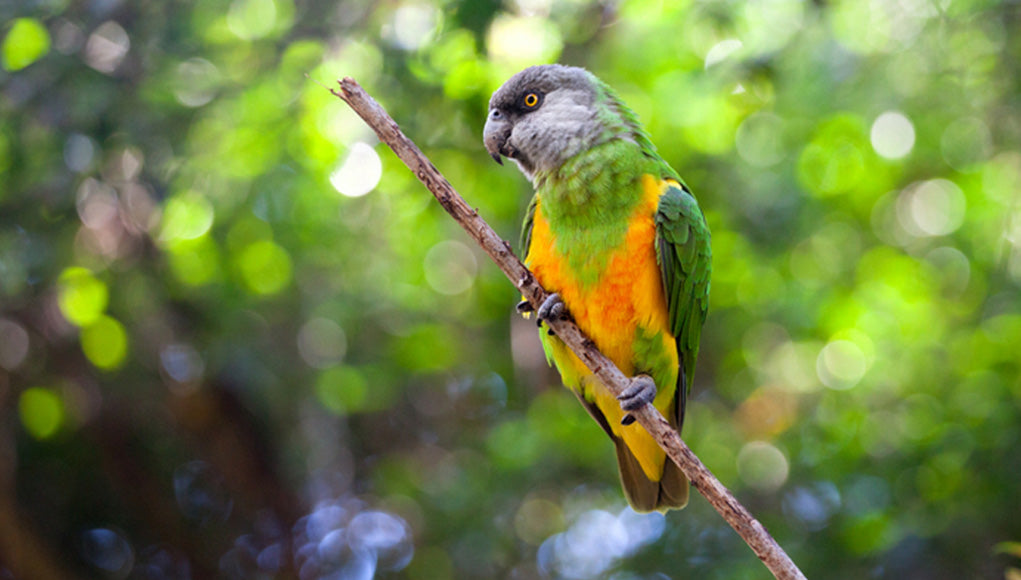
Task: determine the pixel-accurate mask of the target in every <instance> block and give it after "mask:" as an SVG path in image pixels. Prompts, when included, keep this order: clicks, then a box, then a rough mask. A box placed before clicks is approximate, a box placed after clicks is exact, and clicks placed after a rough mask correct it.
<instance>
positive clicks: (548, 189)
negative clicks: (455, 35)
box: [483, 64, 712, 513]
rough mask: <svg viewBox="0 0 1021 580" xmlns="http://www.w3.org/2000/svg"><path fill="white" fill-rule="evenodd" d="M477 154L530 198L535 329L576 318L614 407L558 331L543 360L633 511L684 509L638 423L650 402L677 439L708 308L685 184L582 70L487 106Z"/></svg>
mask: <svg viewBox="0 0 1021 580" xmlns="http://www.w3.org/2000/svg"><path fill="white" fill-rule="evenodd" d="M483 144H484V145H485V148H486V150H487V152H488V153H489V154H490V156H491V157H492V158H493V160H494V161H496V162H497V163H499V164H501V165H503V161H502V159H503V158H507V159H510V160H512V161H514V162H515V163H516V164H517V166H518V168H519V169H520V170H521V172H522V173H524V175H525V177H526V178H528V179H529V180H530V181H531V183H532V186H533V189H534V195H533V197H532V199H531V202H530V203H529V204H528V206H527V210H526V212H525V218H524V223H523V226H522V231H521V242H520V243H521V251H522V252H523V262H524V264H525V265H526V266H527V267H528V268H529V270H531V272H532V273H533V275H534V276H535V278H536V280H537V281H538V282H539V283H540V284H541V285H542V286H543V287H544V288H545V289H546V290H547V291H548V292H550V294H549V297H548V298H547V299H546V300H545V301H544V302H543V303H542V304H541V305H539V306H538V308H533V307H532V306H531V305H530V304H529V303H528V302H527V301H522V302H521V303H520V304H518V307H517V310H518V311H519V312H520V313H522V314H524V315H525V316H529V315H530V314H531V313H532V312H533V311H534V313H535V315H536V319H537V323H538V324H539V326H540V328H541V326H542V322H543V321H544V320H545V321H549V320H553V319H558V318H559V319H568V318H570V319H573V320H574V322H575V323H576V324H577V325H578V327H579V328H580V329H581V330H582V332H584V333H585V335H586V336H587V337H588V338H589V339H590V340H592V341H593V342H594V343H595V345H596V347H597V348H598V349H599V350H600V351H601V352H602V353H603V354H604V355H606V356H607V357H608V358H609V359H610V360H611V361H613V363H614V364H616V365H617V367H618V368H619V369H620V370H621V371H622V372H623V373H624V375H625V376H629V377H633V378H632V379H631V382H630V384H629V386H628V387H627V388H626V389H625V390H624V392H623V393H622V394H621V395H620V397H614V396H613V395H612V394H611V393H610V391H609V390H608V389H607V388H606V387H605V386H604V385H603V384H602V383H601V382H600V381H599V379H598V378H597V377H596V376H595V375H594V374H592V372H591V371H589V370H588V368H587V367H586V366H585V365H584V363H582V362H581V360H580V359H579V358H578V357H577V356H576V355H575V354H574V353H573V352H572V351H571V350H570V349H569V348H568V347H567V346H566V345H565V344H564V343H563V342H562V341H561V340H560V339H559V338H558V337H557V336H556V335H555V334H553V333H552V331H551V330H548V329H547V330H546V331H542V330H540V333H539V335H540V339H541V341H542V345H543V349H544V351H545V353H546V357H547V360H548V361H550V362H551V364H553V365H555V366H556V368H557V370H558V371H559V373H560V376H561V379H562V380H563V383H564V385H565V386H566V387H568V388H569V389H570V390H571V391H572V392H573V393H574V394H575V395H576V396H577V397H578V399H579V400H580V401H581V403H582V405H583V406H584V407H585V409H586V410H587V411H588V413H589V414H590V415H591V416H592V417H593V418H594V419H595V420H596V422H597V423H598V424H599V425H600V427H602V429H603V431H605V432H606V434H607V435H609V436H610V438H611V439H612V441H613V443H614V446H615V449H616V453H617V466H618V468H619V472H620V479H621V484H622V487H623V489H624V495H625V497H626V499H627V501H628V503H629V504H630V505H631V507H632V508H633V509H634V510H635V511H637V512H642V513H644V512H652V511H659V512H666V511H668V510H671V509H681V508H683V507H684V506H686V505H687V503H688V491H689V488H690V483H689V482H688V479H687V478H686V477H685V476H684V474H683V473H682V472H681V470H680V468H678V467H677V465H675V464H674V463H673V461H671V460H670V459H669V458H668V457H667V456H666V454H665V453H664V452H663V450H662V449H661V448H660V447H659V445H658V444H657V443H656V441H655V440H654V439H653V438H652V436H651V435H649V434H648V432H647V431H645V429H644V428H642V427H641V426H640V425H635V424H634V417H633V416H632V415H631V414H630V413H629V411H634V410H636V409H638V408H640V407H642V406H643V405H645V404H647V403H652V404H653V405H654V406H655V408H656V409H658V410H659V411H660V412H661V413H662V414H663V416H664V417H666V418H667V420H668V421H669V422H670V424H671V426H672V427H674V428H675V429H676V430H677V431H678V433H680V430H681V427H682V426H683V423H684V412H685V406H686V403H687V399H688V394H689V391H690V390H691V387H692V381H693V377H694V371H695V360H696V357H697V355H698V350H699V339H700V336H701V332H702V326H703V324H704V322H705V319H706V314H707V312H708V306H709V287H710V273H711V268H712V251H711V248H710V232H709V228H708V226H707V224H706V220H705V216H704V214H703V212H702V209H701V208H700V206H699V204H698V202H697V201H696V199H695V197H694V195H693V194H692V192H691V190H690V189H689V188H688V186H687V185H686V184H685V182H684V181H683V180H682V179H681V177H680V175H679V174H678V173H677V172H676V171H675V170H674V169H673V168H671V167H670V165H668V164H667V162H666V161H664V160H663V158H662V157H660V155H659V154H658V153H657V152H656V147H655V145H653V143H652V141H651V140H650V137H649V135H648V134H647V133H646V131H645V129H644V128H643V127H642V125H641V124H640V123H639V121H638V117H637V115H635V113H634V112H632V111H631V109H629V108H628V107H627V106H626V105H625V104H624V102H623V101H622V100H621V98H620V97H619V96H618V95H617V93H616V92H615V91H614V90H613V89H611V88H610V86H609V85H607V84H606V83H604V82H603V81H601V80H600V79H599V78H598V77H596V76H595V75H594V74H593V73H591V72H589V71H588V70H586V69H584V68H579V67H573V66H566V65H560V64H548V65H537V66H531V67H529V68H526V69H524V70H522V71H521V72H519V73H517V74H515V75H514V76H512V77H511V78H510V79H508V80H507V81H506V82H505V83H504V84H503V85H502V86H501V87H500V88H499V89H497V90H496V92H494V93H493V95H492V98H491V99H490V101H489V110H488V115H487V118H486V122H485V126H484V129H483Z"/></svg>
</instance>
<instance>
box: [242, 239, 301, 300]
mask: <svg viewBox="0 0 1021 580" xmlns="http://www.w3.org/2000/svg"><path fill="white" fill-rule="evenodd" d="M237 264H238V268H239V270H240V272H241V278H242V280H243V281H244V283H245V286H246V287H248V289H249V290H251V291H252V292H254V293H255V294H262V295H270V294H276V293H278V292H280V291H281V290H283V289H284V288H285V287H286V286H287V285H288V284H289V283H290V281H291V257H290V255H288V253H287V250H285V249H283V248H282V247H280V246H278V245H277V244H275V243H273V242H271V241H269V240H260V241H257V242H254V243H252V244H249V245H248V246H246V247H245V248H244V249H243V250H242V251H241V253H240V255H239V256H238V259H237Z"/></svg>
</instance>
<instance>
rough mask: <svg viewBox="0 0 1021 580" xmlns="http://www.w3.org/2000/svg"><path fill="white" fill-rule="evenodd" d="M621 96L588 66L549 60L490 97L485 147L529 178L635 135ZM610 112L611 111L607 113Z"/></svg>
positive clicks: (492, 154) (499, 159)
mask: <svg viewBox="0 0 1021 580" xmlns="http://www.w3.org/2000/svg"><path fill="white" fill-rule="evenodd" d="M619 106H620V103H619V101H618V100H617V99H616V97H614V96H613V95H612V93H610V92H609V90H608V89H607V87H606V86H605V85H603V84H602V82H601V81H599V79H597V78H596V77H595V75H593V74H592V73H590V72H588V71H587V70H585V69H582V68H577V67H571V66H563V65H559V64H549V65H541V66H533V67H529V68H526V69H525V70H523V71H521V72H519V73H518V74H516V75H514V76H513V77H511V78H510V79H509V80H508V81H507V82H506V83H504V85H503V86H502V87H500V88H499V89H498V90H497V91H496V92H495V93H493V97H492V98H491V99H490V100H489V117H488V118H487V119H486V127H485V130H484V131H483V142H484V143H485V145H486V150H487V151H489V154H490V155H491V156H492V157H493V159H494V160H495V161H496V162H497V163H502V161H501V155H502V156H503V157H507V158H509V159H513V160H514V161H515V162H517V164H518V167H520V168H521V171H522V172H524V174H525V175H526V176H528V178H529V179H533V178H534V177H535V176H536V174H537V173H545V172H549V171H552V170H555V169H557V168H559V167H560V165H562V164H563V163H564V161H566V160H568V159H570V158H571V157H573V156H574V155H576V154H578V153H580V152H582V151H585V150H587V149H588V148H590V147H592V146H594V145H596V144H598V143H600V142H602V141H605V140H608V139H611V138H614V137H623V138H631V135H630V133H629V129H628V128H627V127H626V126H624V124H623V122H622V121H621V120H620V117H619V115H615V114H612V113H616V112H617V111H616V109H617V108H618V107H619ZM605 113H610V114H605Z"/></svg>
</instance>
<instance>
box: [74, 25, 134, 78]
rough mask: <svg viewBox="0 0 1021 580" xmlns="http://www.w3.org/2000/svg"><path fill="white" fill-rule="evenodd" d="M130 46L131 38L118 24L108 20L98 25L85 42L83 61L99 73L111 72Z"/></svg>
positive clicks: (118, 64)
mask: <svg viewBox="0 0 1021 580" xmlns="http://www.w3.org/2000/svg"><path fill="white" fill-rule="evenodd" d="M130 48H131V39H130V38H129V37H128V33H127V32H125V31H124V28H122V27H121V25H120V24H117V23H116V22H114V21H113V20H108V21H106V22H104V23H102V24H100V25H99V28H97V29H96V30H95V31H94V32H93V33H92V34H91V35H90V36H89V40H88V42H86V43H85V63H86V64H88V65H89V66H91V67H92V68H94V69H96V70H98V71H99V72H101V73H105V74H111V73H112V72H113V71H115V70H117V67H118V66H120V64H121V61H123V60H124V57H125V56H127V54H128V50H129V49H130Z"/></svg>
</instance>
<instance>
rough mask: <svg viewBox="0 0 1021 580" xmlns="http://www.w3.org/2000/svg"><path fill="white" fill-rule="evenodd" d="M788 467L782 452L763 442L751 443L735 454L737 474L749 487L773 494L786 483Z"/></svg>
mask: <svg viewBox="0 0 1021 580" xmlns="http://www.w3.org/2000/svg"><path fill="white" fill-rule="evenodd" d="M789 471H790V466H789V465H788V463H787V457H786V456H785V455H784V454H783V451H780V450H779V449H777V448H776V447H775V446H774V445H772V444H770V443H767V442H765V441H751V442H748V443H746V444H745V445H744V447H742V448H741V451H740V452H739V453H738V454H737V472H738V475H740V476H741V479H742V480H744V482H745V483H747V484H748V485H749V486H750V487H753V488H755V489H757V490H759V491H762V492H774V491H776V490H778V489H780V486H782V485H783V484H784V482H786V481H787V475H788V473H789Z"/></svg>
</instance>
